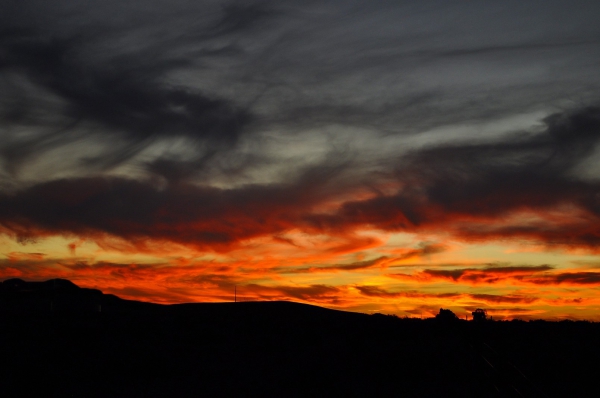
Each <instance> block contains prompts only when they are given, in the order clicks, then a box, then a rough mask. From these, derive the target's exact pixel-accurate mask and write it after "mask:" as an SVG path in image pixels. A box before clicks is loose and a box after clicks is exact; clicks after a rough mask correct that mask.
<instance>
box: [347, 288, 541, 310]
mask: <svg viewBox="0 0 600 398" xmlns="http://www.w3.org/2000/svg"><path fill="white" fill-rule="evenodd" d="M355 288H356V289H357V290H358V291H359V292H360V293H361V294H362V295H365V296H368V297H378V298H385V299H397V298H405V299H419V300H441V301H445V302H452V303H460V302H461V301H464V300H473V301H477V302H481V303H486V304H492V305H493V304H502V303H507V304H517V303H523V304H531V303H534V302H536V301H538V300H539V298H538V297H531V296H523V295H511V294H508V295H495V294H483V293H475V294H471V293H422V292H418V291H400V292H390V291H387V290H385V289H383V288H381V287H378V286H355Z"/></svg>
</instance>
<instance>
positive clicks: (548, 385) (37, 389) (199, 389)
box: [0, 280, 600, 397]
mask: <svg viewBox="0 0 600 398" xmlns="http://www.w3.org/2000/svg"><path fill="white" fill-rule="evenodd" d="M99 310H101V311H100V312H99ZM599 337H600V325H599V324H595V323H588V322H558V323H554V322H542V321H537V322H517V321H513V322H482V323H474V322H466V321H458V320H457V321H448V322H442V321H439V320H435V319H430V320H423V321H421V320H414V319H398V318H396V317H391V316H385V315H364V314H356V313H347V312H341V311H333V310H327V309H323V308H320V307H314V306H309V305H304V304H296V303H289V302H245V303H223V304H183V305H172V306H161V305H156V304H146V303H138V302H133V301H126V300H121V299H119V298H117V297H115V296H111V295H103V294H102V293H101V292H100V291H97V290H90V289H80V288H78V287H77V286H75V285H73V284H72V283H71V282H69V281H64V280H55V281H48V282H38V283H27V282H23V281H19V280H9V281H5V282H4V283H2V285H0V361H1V363H0V369H1V372H0V382H1V383H0V395H1V396H3V397H11V396H24V397H33V396H40V397H42V396H47V397H63V396H64V397H156V396H161V397H162V396H164V397H200V396H205V397H214V396H228V397H245V396H276V397H289V396H399V397H448V396H460V397H494V396H499V397H504V396H506V397H511V396H515V397H519V396H524V397H546V396H547V397H598V396H600V382H599V379H598V374H599V370H600V366H599V365H598V361H600V343H599Z"/></svg>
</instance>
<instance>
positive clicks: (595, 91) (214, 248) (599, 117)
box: [0, 0, 600, 321]
mask: <svg viewBox="0 0 600 398" xmlns="http://www.w3.org/2000/svg"><path fill="white" fill-rule="evenodd" d="M598 15H600V3H599V2H597V1H595V0H592V1H583V0H575V1H568V2H567V1H562V0H561V1H556V0H544V1H537V0H530V1H527V2H523V1H512V0H506V1H502V2H492V1H450V0H444V1H419V2H414V1H402V0H398V1H377V2H367V1H351V0H348V1H333V0H323V1H307V0H303V1H294V0H280V1H243V2H241V1H233V2H232V1H224V0H215V1H188V0H169V1H163V0H146V1H133V0H119V1H116V0H105V1H102V2H92V1H82V0H53V1H51V2H49V1H46V0H19V1H9V0H6V1H3V2H2V4H1V5H0V280H5V279H8V278H21V279H26V280H46V279H50V278H67V279H70V280H72V281H73V282H74V283H76V284H77V285H79V286H81V287H89V288H99V289H101V290H103V291H104V292H105V293H112V294H116V295H118V296H119V297H122V298H126V299H135V300H143V301H151V302H157V303H165V304H169V303H182V302H218V301H233V300H234V290H235V291H237V299H238V301H249V300H292V301H298V302H305V303H310V304H315V305H320V306H324V307H327V308H335V309H340V310H347V311H358V312H365V313H373V312H381V313H386V314H396V315H397V316H400V317H430V316H433V315H435V314H436V313H437V312H438V311H439V308H449V309H451V310H452V311H454V312H455V313H456V314H457V315H458V316H459V317H461V318H464V317H465V316H469V315H470V313H471V312H472V311H474V310H475V309H476V308H483V309H486V310H487V311H488V314H489V315H491V316H493V317H494V319H514V318H518V319H548V320H557V319H588V320H594V321H600V247H599V243H600V163H599V162H598V159H599V157H600V146H599V142H600V74H599V73H598V70H599V69H600V24H598V23H597V16H598Z"/></svg>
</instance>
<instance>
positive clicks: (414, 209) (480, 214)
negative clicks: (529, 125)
mask: <svg viewBox="0 0 600 398" xmlns="http://www.w3.org/2000/svg"><path fill="white" fill-rule="evenodd" d="M544 123H545V125H546V128H545V131H543V132H540V133H538V134H517V135H514V136H513V137H512V138H511V139H510V140H509V141H503V142H494V143H485V142H484V143H477V142H476V143H467V144H452V145H439V146H435V147H432V148H425V149H422V150H418V151H415V152H413V153H412V154H410V155H408V156H406V157H404V158H401V159H400V160H399V161H398V164H397V169H396V178H397V180H398V182H399V183H400V184H402V185H403V188H401V189H400V190H399V191H398V192H397V193H396V194H392V195H389V194H388V195H378V196H376V197H372V198H369V199H367V200H361V201H348V202H346V203H344V204H343V205H342V206H340V208H339V210H338V211H337V212H335V213H334V214H326V215H325V214H324V215H311V216H310V219H311V220H312V221H313V222H314V223H315V225H326V226H327V227H328V228H330V229H338V230H343V229H347V228H357V227H359V226H362V227H369V226H370V227H373V228H379V229H382V230H388V231H407V232H421V233H435V232H444V233H450V234H451V235H453V236H455V237H458V238H462V239H464V240H467V241H483V240H496V239H513V240H521V241H527V240H529V241H533V242H537V243H541V244H544V245H546V246H548V247H563V248H585V249H587V250H590V251H594V250H596V247H597V243H598V242H600V230H599V229H598V225H600V224H599V222H598V221H599V218H600V201H599V199H598V195H599V192H600V184H599V183H598V182H597V181H596V180H589V179H587V180H586V179H582V178H577V177H576V175H577V174H576V172H575V170H576V168H577V167H578V166H579V165H580V163H581V162H582V161H583V160H584V159H586V158H588V157H590V156H592V155H593V151H594V148H595V145H596V144H597V143H598V141H599V139H600V108H597V107H589V108H584V109H579V110H576V111H573V112H567V113H557V114H553V115H551V116H549V117H547V118H546V119H545V120H544Z"/></svg>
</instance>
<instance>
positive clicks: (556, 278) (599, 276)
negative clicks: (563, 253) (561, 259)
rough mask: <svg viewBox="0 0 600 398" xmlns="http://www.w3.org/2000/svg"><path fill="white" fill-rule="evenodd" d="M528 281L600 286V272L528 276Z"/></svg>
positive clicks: (544, 283)
mask: <svg viewBox="0 0 600 398" xmlns="http://www.w3.org/2000/svg"><path fill="white" fill-rule="evenodd" d="M526 282H529V283H533V284H536V285H562V284H565V285H574V286H588V285H592V286H600V272H561V273H557V274H551V275H542V276H536V277H533V278H527V280H526Z"/></svg>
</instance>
